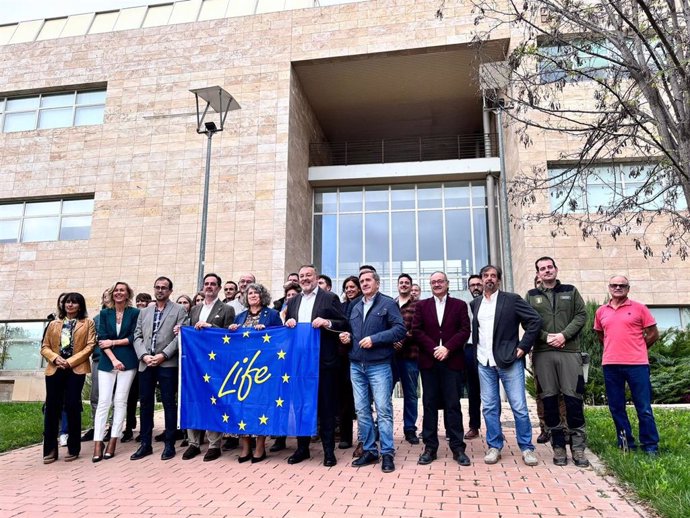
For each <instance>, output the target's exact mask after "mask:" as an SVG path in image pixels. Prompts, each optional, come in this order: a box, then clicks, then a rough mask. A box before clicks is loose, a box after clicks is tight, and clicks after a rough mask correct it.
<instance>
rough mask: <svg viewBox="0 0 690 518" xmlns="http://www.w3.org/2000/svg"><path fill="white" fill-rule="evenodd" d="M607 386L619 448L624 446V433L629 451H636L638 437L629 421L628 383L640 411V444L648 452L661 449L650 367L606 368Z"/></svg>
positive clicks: (622, 366)
mask: <svg viewBox="0 0 690 518" xmlns="http://www.w3.org/2000/svg"><path fill="white" fill-rule="evenodd" d="M603 370H604V385H605V386H606V398H607V399H608V402H609V410H610V412H611V417H612V418H613V423H614V424H615V425H616V435H617V436H618V446H619V447H622V446H623V440H622V437H621V435H623V434H625V438H626V441H627V443H628V447H629V448H635V437H634V436H633V434H632V429H631V427H630V420H629V419H628V414H627V412H626V411H625V383H626V382H627V383H628V387H630V394H632V400H633V403H634V404H635V410H636V411H637V419H638V421H639V423H640V444H641V445H642V449H643V450H645V451H657V450H658V449H659V432H658V431H657V429H656V422H655V421H654V413H653V412H652V383H651V380H650V377H649V365H604V366H603Z"/></svg>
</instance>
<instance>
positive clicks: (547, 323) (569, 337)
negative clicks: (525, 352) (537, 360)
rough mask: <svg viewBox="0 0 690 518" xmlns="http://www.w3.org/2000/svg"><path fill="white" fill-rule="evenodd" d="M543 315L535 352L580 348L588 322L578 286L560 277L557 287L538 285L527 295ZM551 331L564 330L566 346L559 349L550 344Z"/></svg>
mask: <svg viewBox="0 0 690 518" xmlns="http://www.w3.org/2000/svg"><path fill="white" fill-rule="evenodd" d="M525 300H526V301H527V303H528V304H529V305H530V306H532V307H533V308H534V309H535V310H536V311H537V313H539V316H540V317H541V319H542V326H541V332H540V333H539V338H538V339H537V341H536V342H535V343H534V349H533V350H534V353H535V354H537V353H540V352H544V351H564V352H571V353H576V352H580V331H581V330H582V328H583V327H584V326H585V323H586V322H587V310H586V309H585V301H584V300H582V296H581V295H580V293H579V292H578V291H577V288H575V286H572V285H570V284H561V281H556V286H554V288H553V289H547V288H544V287H541V286H540V287H539V288H534V289H532V290H529V291H528V292H527V295H526V296H525ZM549 333H563V336H565V340H566V342H565V347H564V348H563V349H555V348H553V347H550V346H549V345H547V344H546V337H547V335H548V334H549Z"/></svg>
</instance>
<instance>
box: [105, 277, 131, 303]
mask: <svg viewBox="0 0 690 518" xmlns="http://www.w3.org/2000/svg"><path fill="white" fill-rule="evenodd" d="M118 284H122V285H123V286H124V287H125V288H126V289H127V300H126V301H125V306H134V302H133V300H134V290H133V289H132V288H131V286H130V285H129V284H127V283H126V282H124V281H117V282H116V283H115V284H113V285H112V286H111V287H110V288H108V294H107V295H106V297H105V307H107V308H114V307H115V301H114V300H113V291H115V287H116V286H117V285H118Z"/></svg>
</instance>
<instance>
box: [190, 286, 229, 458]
mask: <svg viewBox="0 0 690 518" xmlns="http://www.w3.org/2000/svg"><path fill="white" fill-rule="evenodd" d="M221 284H222V281H221V279H220V277H219V276H218V275H216V274H215V273H207V274H206V275H205V276H204V288H203V291H204V301H203V302H202V303H201V304H197V305H196V306H194V307H192V309H191V310H190V312H189V325H192V326H194V329H196V330H197V331H201V330H202V329H204V328H206V327H219V328H222V329H227V328H228V326H230V324H232V323H233V322H234V321H235V310H234V309H232V307H230V306H228V305H227V304H224V303H223V302H221V300H220V299H219V298H218V294H219V293H220V286H221ZM188 433H189V448H187V450H186V451H185V452H184V454H183V455H182V459H183V460H190V459H193V458H194V457H196V456H197V455H199V454H200V453H201V449H200V448H199V446H200V445H201V436H202V434H203V431H202V430H188ZM206 436H207V437H208V451H207V452H206V455H204V462H208V461H212V460H216V459H217V458H218V457H220V442H221V440H222V438H223V434H222V433H221V432H216V431H213V430H209V431H208V432H207V434H206Z"/></svg>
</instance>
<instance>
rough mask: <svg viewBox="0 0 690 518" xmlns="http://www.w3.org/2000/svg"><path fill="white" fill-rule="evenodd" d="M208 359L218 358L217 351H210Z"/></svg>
mask: <svg viewBox="0 0 690 518" xmlns="http://www.w3.org/2000/svg"><path fill="white" fill-rule="evenodd" d="M208 359H209V360H215V359H216V353H214V352H213V351H211V352H210V353H208Z"/></svg>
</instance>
